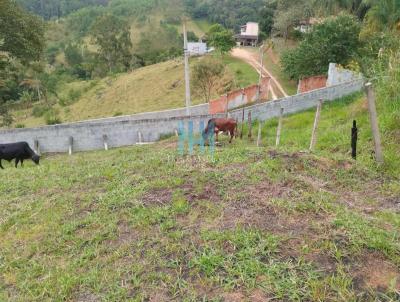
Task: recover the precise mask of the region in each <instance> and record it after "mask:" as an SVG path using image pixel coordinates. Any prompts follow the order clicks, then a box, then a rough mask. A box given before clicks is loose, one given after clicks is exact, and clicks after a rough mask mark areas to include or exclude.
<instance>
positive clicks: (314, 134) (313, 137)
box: [310, 99, 323, 151]
mask: <svg viewBox="0 0 400 302" xmlns="http://www.w3.org/2000/svg"><path fill="white" fill-rule="evenodd" d="M322 102H323V101H322V99H320V100H319V103H318V106H317V111H316V112H315V119H314V126H313V130H312V134H311V142H310V151H312V150H313V149H314V147H315V143H316V142H317V129H318V124H319V118H320V116H321V109H322Z"/></svg>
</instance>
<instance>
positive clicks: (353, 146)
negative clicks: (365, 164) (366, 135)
mask: <svg viewBox="0 0 400 302" xmlns="http://www.w3.org/2000/svg"><path fill="white" fill-rule="evenodd" d="M357 138H358V129H357V122H356V121H353V128H351V157H352V158H353V159H357Z"/></svg>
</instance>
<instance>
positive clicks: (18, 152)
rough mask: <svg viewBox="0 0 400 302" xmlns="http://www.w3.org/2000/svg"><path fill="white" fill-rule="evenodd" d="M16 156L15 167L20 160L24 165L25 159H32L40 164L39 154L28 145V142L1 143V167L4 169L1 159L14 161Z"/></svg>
mask: <svg viewBox="0 0 400 302" xmlns="http://www.w3.org/2000/svg"><path fill="white" fill-rule="evenodd" d="M14 158H15V167H17V166H18V162H21V167H22V166H23V163H24V159H31V160H32V161H33V162H34V163H35V164H37V165H38V164H39V159H40V157H39V155H37V154H36V153H35V152H34V151H33V150H32V149H31V148H30V147H29V145H28V143H27V142H19V143H12V144H0V168H1V169H4V167H3V166H2V164H1V160H2V159H4V160H8V161H12V160H13V159H14Z"/></svg>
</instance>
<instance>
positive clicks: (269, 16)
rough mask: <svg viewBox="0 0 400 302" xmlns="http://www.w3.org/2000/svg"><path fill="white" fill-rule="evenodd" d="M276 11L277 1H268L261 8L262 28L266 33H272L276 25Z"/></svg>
mask: <svg viewBox="0 0 400 302" xmlns="http://www.w3.org/2000/svg"><path fill="white" fill-rule="evenodd" d="M275 12H276V2H268V3H267V4H266V5H265V6H264V7H263V8H262V9H261V10H260V17H259V20H260V22H259V23H260V30H261V31H262V32H263V33H264V34H265V35H270V34H271V31H272V28H273V25H274V15H275Z"/></svg>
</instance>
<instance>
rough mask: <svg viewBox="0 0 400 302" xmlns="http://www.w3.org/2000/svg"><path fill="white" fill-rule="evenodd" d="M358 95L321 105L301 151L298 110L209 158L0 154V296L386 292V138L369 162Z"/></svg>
mask: <svg viewBox="0 0 400 302" xmlns="http://www.w3.org/2000/svg"><path fill="white" fill-rule="evenodd" d="M364 103H365V99H364V98H363V97H362V96H360V95H355V96H352V97H348V98H346V99H343V100H341V101H338V102H336V103H333V104H325V105H324V108H323V110H322V115H321V127H320V129H319V135H318V137H319V139H318V144H317V146H316V151H315V152H314V153H312V154H310V153H307V152H300V151H301V150H305V149H307V147H308V143H309V136H310V132H311V128H312V122H313V115H314V112H313V110H310V111H307V112H303V113H300V114H296V115H293V116H288V117H285V118H284V121H283V133H282V144H281V146H280V147H279V148H278V149H275V148H272V147H270V146H272V145H273V138H274V133H275V131H276V120H272V121H270V122H268V123H267V124H265V125H264V127H263V145H264V147H261V148H257V147H255V145H254V144H255V143H254V141H248V140H247V139H244V140H243V141H240V140H234V143H233V144H232V145H229V144H228V143H227V141H226V138H223V139H222V140H223V145H222V147H218V148H217V151H216V154H215V160H214V161H212V160H211V159H210V158H209V157H208V156H204V155H203V156H199V157H198V156H194V157H180V156H178V155H177V150H176V145H175V141H174V139H170V140H167V141H164V142H160V143H158V144H156V145H151V146H135V147H130V148H122V149H115V150H110V151H108V152H105V151H99V152H87V153H76V154H74V155H72V156H67V155H52V156H45V157H44V158H43V159H42V162H41V165H40V166H37V167H36V166H33V164H32V163H27V164H26V167H25V168H24V169H14V168H12V167H10V166H9V165H8V164H6V170H4V171H2V174H3V175H4V177H3V180H2V181H1V182H0V196H7V198H2V199H0V200H1V201H0V206H1V207H2V209H3V214H2V216H1V220H0V259H1V261H2V262H1V265H0V300H4V301H44V300H68V301H101V300H104V301H123V300H125V301H142V300H148V301H199V300H201V301H229V302H231V301H267V300H268V299H273V300H277V301H377V300H381V301H397V300H398V298H399V295H398V293H399V291H400V283H399V280H400V270H399V265H400V257H399V255H400V245H399V242H400V238H399V233H398V229H399V227H400V224H399V223H400V215H399V213H398V206H399V204H398V202H399V196H400V186H399V178H398V175H399V174H400V166H399V165H398V163H399V162H400V161H399V157H398V156H399V155H398V154H395V153H392V151H393V150H392V149H391V148H392V147H391V144H392V143H393V140H392V139H391V138H389V137H386V138H384V150H385V152H386V153H385V158H386V163H387V164H386V165H385V166H383V167H377V166H376V165H375V164H374V163H373V161H372V159H371V158H370V151H371V150H372V149H373V147H372V142H371V139H370V130H369V123H368V114H367V110H366V108H365V106H364V105H363V104H364ZM379 109H380V110H381V109H382V108H379ZM354 118H355V119H357V121H359V127H360V140H359V146H360V149H359V152H360V153H359V159H358V161H357V162H355V161H353V160H351V159H350V155H349V153H348V150H349V147H348V146H349V135H348V133H349V131H350V127H351V122H352V119H354ZM396 163H397V164H396ZM10 188H12V189H10Z"/></svg>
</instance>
